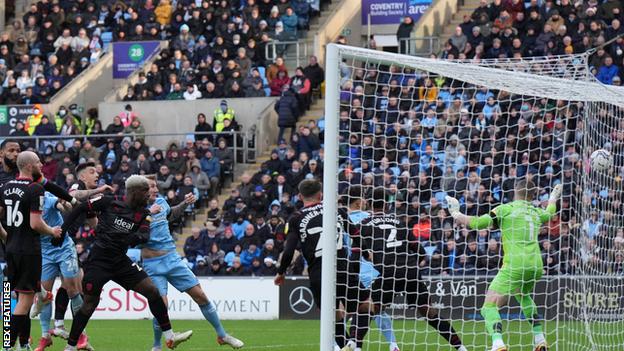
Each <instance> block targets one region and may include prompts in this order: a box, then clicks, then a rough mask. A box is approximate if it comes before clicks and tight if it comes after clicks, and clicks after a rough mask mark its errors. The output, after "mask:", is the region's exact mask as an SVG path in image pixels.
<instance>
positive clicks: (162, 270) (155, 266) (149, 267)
mask: <svg viewBox="0 0 624 351" xmlns="http://www.w3.org/2000/svg"><path fill="white" fill-rule="evenodd" d="M143 270H145V273H147V275H149V277H150V278H151V279H152V282H154V284H155V285H156V287H157V288H158V292H160V296H167V288H168V285H167V283H171V285H173V286H174V287H175V288H176V289H178V291H180V292H185V291H188V290H189V289H191V288H192V287H194V286H195V285H198V284H199V280H197V277H196V276H195V273H193V271H191V269H190V268H189V267H188V266H187V265H186V263H184V262H183V261H182V258H181V257H180V255H178V253H177V252H175V251H172V252H170V253H168V254H166V255H163V256H160V257H154V258H147V259H144V260H143Z"/></svg>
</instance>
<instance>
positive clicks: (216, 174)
mask: <svg viewBox="0 0 624 351" xmlns="http://www.w3.org/2000/svg"><path fill="white" fill-rule="evenodd" d="M200 162H201V170H202V171H203V172H204V173H206V176H208V179H210V188H209V190H210V197H214V196H215V194H216V190H217V189H218V186H219V183H220V178H221V164H220V163H219V159H217V158H216V157H214V156H213V152H212V150H207V151H206V153H205V154H204V157H202V159H201V161H200Z"/></svg>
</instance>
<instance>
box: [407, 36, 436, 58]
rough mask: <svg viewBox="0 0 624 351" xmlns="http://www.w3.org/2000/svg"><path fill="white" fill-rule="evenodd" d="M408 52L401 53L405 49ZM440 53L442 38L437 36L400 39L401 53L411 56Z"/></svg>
mask: <svg viewBox="0 0 624 351" xmlns="http://www.w3.org/2000/svg"><path fill="white" fill-rule="evenodd" d="M404 48H405V49H407V52H400V51H402V50H403V49H404ZM439 51H440V38H439V37H436V36H426V37H412V38H401V39H399V53H403V54H406V55H411V56H430V55H432V54H437V53H438V52H439Z"/></svg>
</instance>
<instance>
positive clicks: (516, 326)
mask: <svg viewBox="0 0 624 351" xmlns="http://www.w3.org/2000/svg"><path fill="white" fill-rule="evenodd" d="M172 322H173V326H174V330H177V331H182V330H187V329H192V330H193V338H192V339H191V340H190V341H189V342H187V343H185V344H182V345H181V346H180V347H179V348H178V350H194V351H199V350H202V351H211V350H220V351H225V350H227V348H226V347H225V346H223V347H221V346H218V345H217V343H216V336H215V333H214V331H213V329H212V327H211V326H210V325H209V324H208V323H207V322H205V321H172ZM70 323H71V321H69V322H68V326H69V325H70ZM223 324H224V327H225V328H226V330H228V332H230V333H231V334H232V335H234V336H236V337H238V338H240V339H242V340H243V341H244V342H245V344H246V345H245V348H244V350H272V351H318V350H319V346H318V345H319V322H318V321H302V320H280V321H278V320H273V321H249V320H246V321H224V322H223ZM453 326H454V327H455V329H456V330H457V331H458V332H459V333H460V335H461V337H462V339H463V341H464V344H465V345H466V346H467V347H468V350H469V351H489V348H488V345H489V342H487V341H488V340H489V338H488V337H487V335H486V334H485V325H484V324H483V322H461V321H454V322H453ZM394 327H395V331H396V335H397V339H398V342H399V345H400V346H401V350H402V351H408V350H418V351H452V350H454V349H453V348H451V347H450V346H447V345H448V344H447V343H446V341H445V340H444V339H442V338H441V337H439V336H438V334H437V333H436V332H435V331H434V330H433V329H431V328H430V327H429V326H428V325H427V324H426V323H425V322H423V321H414V320H396V321H395V323H394ZM503 328H504V335H505V341H506V342H507V344H508V345H509V346H510V349H509V351H532V350H533V348H532V334H531V328H530V326H529V324H528V323H526V322H522V321H509V322H503ZM556 328H557V325H556V324H555V323H554V322H551V323H548V324H546V325H545V329H546V332H547V338H548V340H549V343H550V345H551V346H554V344H555V341H556ZM87 331H88V334H89V339H90V342H91V344H92V345H93V347H94V348H95V349H96V351H149V350H150V349H151V346H152V322H151V321H150V320H139V321H128V320H118V321H113V320H94V321H91V322H89V325H88V326H87ZM583 331H584V325H582V324H580V323H565V324H563V323H560V324H559V332H560V334H559V335H560V339H563V340H559V345H558V348H557V349H555V347H551V350H558V351H584V350H591V348H590V347H589V341H588V340H587V339H586V338H585V337H583V336H582V335H581V333H582V332H583ZM601 332H602V333H601V334H603V335H604V336H605V340H596V341H595V342H597V343H598V344H602V345H603V346H602V347H600V348H598V349H597V350H601V351H603V350H605V351H606V350H613V351H622V350H624V345H622V340H623V339H622V336H624V334H622V333H624V331H622V328H620V329H619V330H616V329H614V330H612V331H609V330H607V329H606V328H605V326H603V327H602V328H601ZM31 335H32V336H33V344H34V345H33V349H34V348H35V347H36V346H37V343H38V341H39V336H40V328H39V321H38V320H33V321H32V332H31ZM64 346H65V342H64V341H63V340H61V339H54V345H53V346H52V347H50V348H48V349H47V350H51V351H61V350H63V347H64ZM364 350H365V351H373V350H374V351H378V350H379V351H386V350H388V346H387V344H386V342H385V341H384V339H383V337H382V336H381V334H380V333H379V331H378V329H377V328H376V326H375V325H374V322H373V325H372V328H371V332H370V333H369V335H368V338H367V342H366V343H365V345H364Z"/></svg>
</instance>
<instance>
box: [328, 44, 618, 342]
mask: <svg viewBox="0 0 624 351" xmlns="http://www.w3.org/2000/svg"><path fill="white" fill-rule="evenodd" d="M588 57H589V54H584V55H573V56H560V57H542V58H532V59H501V60H480V61H465V62H457V61H454V62H451V61H443V60H433V59H426V58H418V57H411V56H405V55H397V54H391V53H384V52H379V51H372V50H366V49H360V48H354V47H345V46H339V45H333V44H332V45H329V46H328V48H327V60H326V62H327V75H326V82H327V83H326V84H327V88H326V100H325V104H326V111H325V130H324V133H325V134H324V142H325V144H324V147H325V161H324V184H323V186H324V189H323V192H324V194H325V196H324V201H323V202H324V207H325V211H327V213H336V212H337V211H338V208H339V207H345V208H348V207H349V206H350V205H353V204H355V205H353V206H351V207H350V208H349V209H348V210H349V213H350V214H351V215H350V217H351V221H352V222H358V221H361V220H362V218H366V217H367V216H370V215H371V208H370V203H371V197H372V192H373V190H374V189H376V188H383V189H385V193H386V196H385V206H384V208H383V213H385V214H391V215H394V216H395V217H396V220H397V223H399V224H398V225H397V230H399V232H403V233H407V234H406V235H407V238H406V239H407V240H409V241H410V242H412V243H418V245H412V248H413V249H415V248H418V247H420V248H421V250H420V251H421V255H418V256H417V257H418V258H417V260H418V263H417V266H418V268H419V271H418V273H419V274H420V277H421V278H420V280H422V281H423V283H424V284H425V285H426V287H427V289H426V290H427V292H428V294H429V296H430V298H429V301H428V307H429V308H431V309H435V310H436V311H437V312H438V315H439V318H440V320H443V321H447V322H449V323H450V324H451V325H452V326H453V328H454V329H455V331H456V332H457V334H458V335H459V336H460V337H461V339H462V343H463V345H465V346H466V347H467V349H468V350H486V349H490V347H491V345H492V343H491V340H490V335H489V334H488V333H487V331H486V327H485V323H484V321H483V317H482V315H481V307H482V305H483V303H484V299H485V294H486V291H487V287H488V285H489V284H490V282H491V281H492V279H493V278H494V276H495V275H496V274H497V273H498V271H499V269H500V267H501V265H502V262H503V257H504V252H503V249H504V247H502V240H501V232H500V230H498V229H496V228H490V229H486V230H470V229H469V228H466V227H464V226H461V225H458V224H457V223H455V222H454V221H453V219H452V218H451V217H450V215H449V212H448V208H447V202H446V200H445V197H446V196H447V195H448V196H452V197H455V198H457V199H458V200H459V201H460V204H461V207H460V210H461V212H462V213H464V214H467V215H471V216H478V215H482V214H486V213H489V212H490V211H491V210H492V209H494V208H496V206H498V205H501V204H506V203H509V202H511V201H513V198H514V185H515V183H516V181H517V180H519V179H527V180H531V182H532V183H533V184H535V187H536V190H537V198H536V199H534V200H533V205H535V206H538V207H546V204H547V202H548V195H549V193H550V192H551V191H552V189H553V188H554V186H555V185H557V184H562V185H563V195H562V199H561V201H560V202H559V204H558V206H557V213H556V215H555V216H553V217H552V218H551V219H550V221H548V222H546V223H543V224H542V225H541V227H540V229H539V232H537V233H532V232H531V235H532V236H533V235H534V237H535V238H536V240H538V241H539V249H540V252H541V257H542V260H543V266H544V270H543V275H542V277H541V278H540V279H539V280H538V281H537V282H536V283H535V285H534V286H533V287H532V288H531V292H530V296H531V297H532V298H533V300H534V301H535V304H536V305H537V309H538V315H539V320H541V321H542V323H541V324H542V326H543V329H544V333H545V335H546V339H547V341H548V344H549V349H551V350H565V351H567V350H574V351H577V350H592V351H598V350H618V349H621V348H622V345H624V222H623V221H624V217H623V216H624V199H623V195H624V194H623V193H622V190H623V181H624V157H623V156H624V150H622V147H623V145H624V118H623V117H624V110H623V107H624V89H623V88H620V87H607V86H604V85H602V84H600V83H598V82H597V81H596V80H595V79H594V78H593V76H592V75H591V73H590V72H589V69H588V66H587V61H588ZM597 149H607V150H609V151H610V152H611V154H612V155H613V167H611V168H610V169H608V170H607V171H605V172H598V171H596V170H592V169H591V167H590V163H589V155H591V153H592V152H593V151H594V150H597ZM353 186H361V187H362V191H361V195H360V196H355V195H353V193H351V195H349V189H350V188H352V187H353ZM333 194H336V195H335V196H334V195H333ZM354 196H355V197H357V198H354ZM356 200H361V201H356ZM323 225H324V229H325V230H324V233H326V235H325V236H324V237H323V286H322V287H323V291H322V309H321V312H322V313H321V315H322V317H321V350H332V349H333V347H335V345H334V340H335V339H334V337H335V335H334V333H335V331H334V322H335V320H336V318H339V317H337V316H340V315H342V314H346V317H345V320H346V321H347V325H349V323H350V324H351V325H353V326H355V324H356V323H355V316H356V314H355V311H351V310H346V311H345V309H346V306H343V305H341V306H340V308H339V311H336V309H335V303H334V300H335V297H336V287H337V285H339V284H344V282H343V281H342V280H341V281H336V273H337V272H336V250H335V247H336V237H335V236H333V233H334V232H336V228H337V223H336V217H335V216H325V217H324V222H323ZM338 228H339V226H338ZM337 235H340V234H339V233H337ZM386 240H388V238H387V237H386ZM340 245H343V244H340ZM368 253H370V254H371V255H370V256H369V258H371V260H372V261H373V262H372V263H373V265H376V266H377V268H379V267H383V268H386V267H387V266H388V263H387V260H384V258H385V257H384V256H385V255H390V254H393V251H392V250H385V249H379V250H377V251H374V250H368ZM397 262H398V261H397ZM381 263H383V264H381ZM404 265H405V264H404ZM340 266H343V265H340ZM395 268H396V270H400V269H402V268H403V269H408V268H413V267H407V266H400V265H399V264H397V265H396V267H395ZM339 273H340V272H339ZM346 273H348V274H351V275H357V274H358V272H354V271H351V272H346ZM377 279H381V278H377ZM371 281H372V282H371ZM375 281H376V279H374V276H361V277H360V282H361V284H362V285H364V286H366V288H367V289H370V290H372V291H373V292H372V295H373V296H383V295H388V294H390V295H392V294H393V293H394V298H393V299H392V301H391V302H389V303H386V304H384V305H383V306H382V309H381V311H380V312H379V313H377V312H375V313H371V315H375V314H377V315H379V314H381V315H382V317H379V316H375V317H374V318H372V320H371V322H370V330H369V331H368V334H367V335H366V337H365V338H364V339H363V340H361V341H362V342H363V346H362V349H363V350H388V349H389V347H390V345H392V344H391V343H392V342H396V344H397V345H398V346H399V347H400V348H401V349H402V350H453V349H454V348H453V347H452V346H450V344H449V342H448V341H447V340H446V339H444V338H443V337H441V336H440V333H439V332H438V331H437V330H436V329H435V328H433V327H432V323H431V321H430V320H428V318H427V316H426V315H424V314H423V313H422V312H423V311H426V309H425V310H423V309H421V308H420V307H423V306H419V305H418V303H422V299H419V300H418V301H419V302H417V303H414V302H413V301H412V300H413V299H410V294H409V293H410V291H405V290H406V289H407V288H405V287H404V286H403V285H405V284H397V285H396V286H390V287H389V286H388V285H387V284H375ZM407 285H410V284H407ZM380 289H381V290H382V291H377V294H375V290H380ZM338 290H339V291H340V290H343V289H338ZM347 298H351V299H353V297H350V296H348V297H347ZM353 302H357V301H353ZM374 302H375V303H376V302H377V301H374ZM347 305H350V304H347ZM355 305H357V304H355ZM499 311H500V315H501V318H502V321H503V322H502V334H503V340H504V342H505V343H506V344H507V345H508V347H510V349H512V350H532V349H533V348H532V347H533V346H534V338H533V331H532V326H531V324H530V323H529V322H528V321H529V319H530V318H526V317H525V316H524V313H523V309H522V308H521V306H520V305H519V303H518V302H517V301H516V299H515V298H514V297H511V298H510V299H509V303H508V304H507V305H506V306H504V307H501V308H500V310H499ZM337 312H340V313H337ZM343 312H344V313H343ZM419 312H421V313H419ZM529 317H530V316H529ZM429 319H430V318H429ZM390 321H391V322H390ZM390 326H392V328H390ZM390 329H392V332H391V331H390ZM359 330H360V329H357V328H354V327H353V328H351V331H352V332H358V331H359ZM347 331H349V328H347ZM354 334H355V333H354ZM351 337H354V335H351ZM359 341H360V340H358V345H357V346H358V347H359V346H360V345H359Z"/></svg>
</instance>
